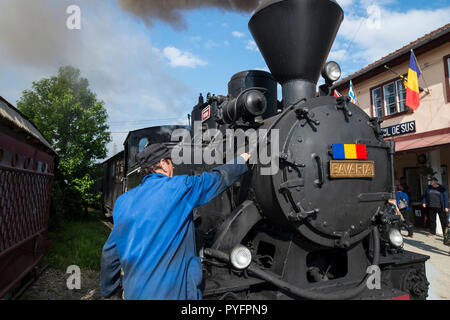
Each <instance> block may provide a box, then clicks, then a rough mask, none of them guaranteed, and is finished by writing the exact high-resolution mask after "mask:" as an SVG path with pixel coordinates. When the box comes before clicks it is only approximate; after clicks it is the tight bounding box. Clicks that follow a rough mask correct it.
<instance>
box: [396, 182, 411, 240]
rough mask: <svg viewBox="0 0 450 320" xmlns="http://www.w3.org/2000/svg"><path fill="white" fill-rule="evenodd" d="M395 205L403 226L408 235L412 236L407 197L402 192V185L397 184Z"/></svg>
mask: <svg viewBox="0 0 450 320" xmlns="http://www.w3.org/2000/svg"><path fill="white" fill-rule="evenodd" d="M397 207H398V209H399V210H400V213H401V214H402V216H403V226H404V227H405V229H406V230H407V231H408V236H409V237H412V236H413V234H414V231H413V224H412V223H411V222H410V221H409V197H408V195H407V194H406V193H405V192H403V186H402V185H401V184H398V185H397Z"/></svg>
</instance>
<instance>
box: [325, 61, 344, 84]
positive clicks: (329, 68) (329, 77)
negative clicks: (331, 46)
mask: <svg viewBox="0 0 450 320" xmlns="http://www.w3.org/2000/svg"><path fill="white" fill-rule="evenodd" d="M341 74H342V73H341V67H340V66H339V64H337V62H334V61H328V62H327V63H326V64H325V66H324V67H323V70H322V77H324V79H325V81H326V82H335V81H337V80H339V78H340V77H341Z"/></svg>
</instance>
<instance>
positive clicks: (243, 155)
mask: <svg viewBox="0 0 450 320" xmlns="http://www.w3.org/2000/svg"><path fill="white" fill-rule="evenodd" d="M241 157H242V158H244V160H245V162H247V161H248V159H250V154H248V153H243V154H241Z"/></svg>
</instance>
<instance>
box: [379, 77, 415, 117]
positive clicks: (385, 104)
mask: <svg viewBox="0 0 450 320" xmlns="http://www.w3.org/2000/svg"><path fill="white" fill-rule="evenodd" d="M371 91H372V110H373V114H374V115H375V116H376V117H378V118H383V117H386V116H391V115H394V114H396V113H399V112H404V111H408V110H409V108H408V107H407V106H406V105H405V101H406V88H405V85H404V83H403V80H402V79H398V80H394V81H390V82H388V83H386V84H382V85H380V86H379V87H375V88H373V89H372V90H371Z"/></svg>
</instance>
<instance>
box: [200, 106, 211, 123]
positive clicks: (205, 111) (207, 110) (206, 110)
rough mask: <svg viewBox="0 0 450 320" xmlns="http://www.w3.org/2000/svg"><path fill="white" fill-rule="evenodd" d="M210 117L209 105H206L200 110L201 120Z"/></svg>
mask: <svg viewBox="0 0 450 320" xmlns="http://www.w3.org/2000/svg"><path fill="white" fill-rule="evenodd" d="M210 117H211V106H207V107H206V108H205V109H203V110H202V121H206V120H208V119H209V118H210Z"/></svg>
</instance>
